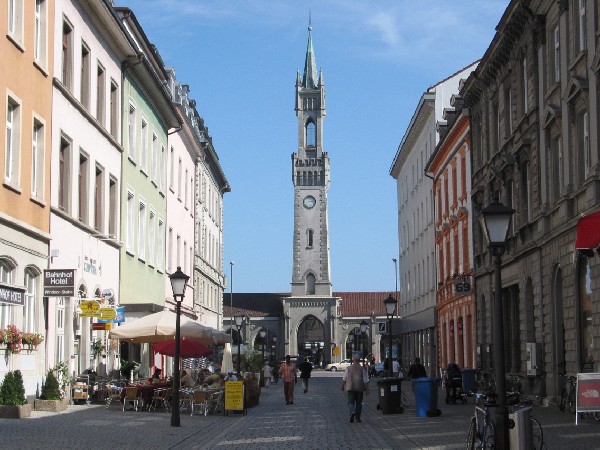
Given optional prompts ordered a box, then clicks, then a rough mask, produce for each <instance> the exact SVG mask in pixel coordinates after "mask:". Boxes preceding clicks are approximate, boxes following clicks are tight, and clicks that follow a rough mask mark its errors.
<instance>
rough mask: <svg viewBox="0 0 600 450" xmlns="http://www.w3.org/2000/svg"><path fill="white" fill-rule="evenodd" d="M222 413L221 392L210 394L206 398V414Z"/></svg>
mask: <svg viewBox="0 0 600 450" xmlns="http://www.w3.org/2000/svg"><path fill="white" fill-rule="evenodd" d="M222 411H223V391H222V390H218V391H216V392H211V393H210V395H209V397H208V412H209V413H211V414H217V413H220V412H222Z"/></svg>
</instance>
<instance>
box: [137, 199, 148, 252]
mask: <svg viewBox="0 0 600 450" xmlns="http://www.w3.org/2000/svg"><path fill="white" fill-rule="evenodd" d="M146 229H147V226H146V204H145V203H144V202H140V206H139V209H138V257H139V258H141V259H145V258H146Z"/></svg>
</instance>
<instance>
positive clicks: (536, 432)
mask: <svg viewBox="0 0 600 450" xmlns="http://www.w3.org/2000/svg"><path fill="white" fill-rule="evenodd" d="M530 419H531V434H532V436H533V450H542V448H543V447H544V431H543V430H542V425H541V424H540V422H539V421H538V420H537V419H536V418H535V417H530Z"/></svg>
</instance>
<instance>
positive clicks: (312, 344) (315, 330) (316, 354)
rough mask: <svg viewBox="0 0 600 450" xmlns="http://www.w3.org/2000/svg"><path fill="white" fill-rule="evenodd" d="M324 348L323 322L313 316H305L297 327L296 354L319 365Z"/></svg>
mask: <svg viewBox="0 0 600 450" xmlns="http://www.w3.org/2000/svg"><path fill="white" fill-rule="evenodd" d="M324 346H325V329H324V327H323V322H321V321H320V320H319V319H317V318H316V317H315V316H306V317H305V318H304V319H303V320H302V322H300V326H299V327H298V354H299V355H302V356H307V357H309V359H310V360H311V361H312V363H313V364H317V365H320V364H321V361H322V360H323V348H324Z"/></svg>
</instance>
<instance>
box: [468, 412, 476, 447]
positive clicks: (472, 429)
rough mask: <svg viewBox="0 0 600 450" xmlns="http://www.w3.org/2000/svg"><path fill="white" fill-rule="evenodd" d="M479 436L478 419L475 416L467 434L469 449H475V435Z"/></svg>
mask: <svg viewBox="0 0 600 450" xmlns="http://www.w3.org/2000/svg"><path fill="white" fill-rule="evenodd" d="M476 436H477V421H476V420H475V417H471V425H470V426H469V434H468V435H467V450H474V449H475V437H476Z"/></svg>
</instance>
